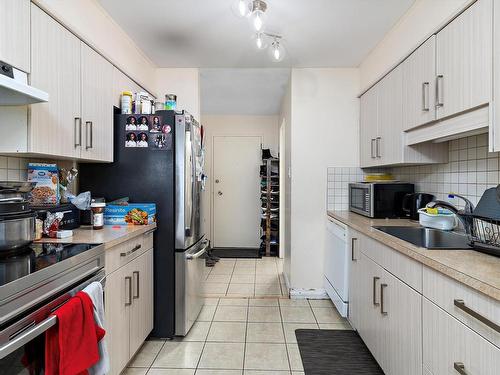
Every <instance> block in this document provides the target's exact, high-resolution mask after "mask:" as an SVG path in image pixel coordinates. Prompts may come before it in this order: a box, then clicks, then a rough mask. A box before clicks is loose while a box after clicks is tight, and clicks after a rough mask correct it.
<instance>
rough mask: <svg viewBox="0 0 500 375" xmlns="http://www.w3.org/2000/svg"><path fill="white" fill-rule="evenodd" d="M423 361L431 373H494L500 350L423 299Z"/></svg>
mask: <svg viewBox="0 0 500 375" xmlns="http://www.w3.org/2000/svg"><path fill="white" fill-rule="evenodd" d="M423 332H424V333H423V348H424V349H423V351H424V353H423V363H424V366H425V367H426V368H427V369H429V372H430V373H431V374H433V375H457V374H459V372H458V371H457V370H456V369H455V366H459V367H460V366H462V365H463V370H464V372H463V373H464V374H465V373H466V374H471V375H497V374H498V372H499V369H500V349H498V348H497V347H496V346H494V345H493V344H491V343H490V342H488V341H486V340H485V339H484V338H482V337H481V336H479V335H478V334H477V333H476V332H474V331H472V330H471V329H470V328H468V327H467V326H465V325H464V324H462V323H461V322H459V321H458V320H456V319H455V318H454V317H452V316H451V315H449V314H448V313H446V312H445V311H444V310H442V309H440V308H439V307H437V306H436V305H434V304H433V303H432V302H430V301H429V300H428V299H426V298H424V299H423Z"/></svg>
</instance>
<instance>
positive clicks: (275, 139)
mask: <svg viewBox="0 0 500 375" xmlns="http://www.w3.org/2000/svg"><path fill="white" fill-rule="evenodd" d="M278 119H279V117H278V116H216V115H209V116H208V115H207V116H202V117H201V121H202V124H203V127H204V130H205V142H206V143H205V150H206V151H205V170H206V174H207V175H208V182H207V185H206V190H205V192H204V193H203V196H202V212H203V225H204V230H205V234H206V235H207V236H208V238H211V236H212V222H211V201H212V182H213V181H212V177H213V168H212V155H213V154H212V145H213V137H214V136H221V135H233V136H234V135H257V136H261V137H262V139H263V147H264V148H270V149H271V153H272V154H273V156H276V155H277V154H278V147H279V126H278V124H279V122H278ZM236 156H237V155H235V157H236Z"/></svg>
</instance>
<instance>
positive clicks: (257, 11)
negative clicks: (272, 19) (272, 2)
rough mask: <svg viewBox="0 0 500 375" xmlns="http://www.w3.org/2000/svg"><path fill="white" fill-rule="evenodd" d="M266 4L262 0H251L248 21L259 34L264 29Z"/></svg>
mask: <svg viewBox="0 0 500 375" xmlns="http://www.w3.org/2000/svg"><path fill="white" fill-rule="evenodd" d="M266 10H267V3H266V2H265V1H264V0H253V2H252V12H251V15H250V19H251V21H252V25H253V27H254V29H255V31H257V32H259V31H261V30H262V29H263V28H264V23H265V17H266Z"/></svg>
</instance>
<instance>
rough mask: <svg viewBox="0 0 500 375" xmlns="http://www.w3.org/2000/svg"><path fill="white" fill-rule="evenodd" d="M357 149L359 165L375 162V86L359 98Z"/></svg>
mask: <svg viewBox="0 0 500 375" xmlns="http://www.w3.org/2000/svg"><path fill="white" fill-rule="evenodd" d="M359 126H360V129H359V141H360V144H359V151H360V165H361V167H369V166H373V165H375V164H376V150H375V143H376V138H377V86H375V87H372V88H371V89H370V90H368V91H367V92H366V93H364V94H363V96H361V98H360V120H359Z"/></svg>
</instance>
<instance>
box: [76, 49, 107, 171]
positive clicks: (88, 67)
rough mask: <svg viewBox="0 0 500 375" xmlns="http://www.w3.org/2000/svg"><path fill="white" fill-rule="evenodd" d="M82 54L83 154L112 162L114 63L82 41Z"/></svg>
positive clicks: (86, 157)
mask: <svg viewBox="0 0 500 375" xmlns="http://www.w3.org/2000/svg"><path fill="white" fill-rule="evenodd" d="M81 54H82V75H81V76H82V126H83V137H82V152H81V157H82V159H87V160H96V161H108V162H109V161H113V65H111V64H110V63H109V62H108V61H107V60H105V59H104V58H103V57H102V56H101V55H99V54H98V53H97V52H95V51H94V50H93V49H92V48H90V47H89V46H87V45H86V44H85V43H83V42H82V43H81Z"/></svg>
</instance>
